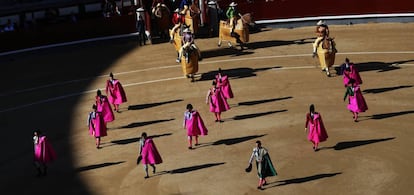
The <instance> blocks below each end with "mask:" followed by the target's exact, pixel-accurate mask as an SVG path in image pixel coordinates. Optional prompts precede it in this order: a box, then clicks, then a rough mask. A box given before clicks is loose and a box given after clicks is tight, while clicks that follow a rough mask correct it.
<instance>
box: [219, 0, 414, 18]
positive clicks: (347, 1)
mask: <svg viewBox="0 0 414 195" xmlns="http://www.w3.org/2000/svg"><path fill="white" fill-rule="evenodd" d="M231 2H232V0H219V5H220V7H221V8H222V9H227V7H228V5H229V4H230V3H231ZM234 2H236V3H237V4H238V8H239V10H240V12H241V13H252V15H253V17H254V19H255V20H265V19H285V18H302V17H315V16H333V15H360V14H390V13H414V2H413V1H412V0H273V1H271V0H269V1H268V2H266V1H265V0H251V3H249V2H248V1H247V0H235V1H234Z"/></svg>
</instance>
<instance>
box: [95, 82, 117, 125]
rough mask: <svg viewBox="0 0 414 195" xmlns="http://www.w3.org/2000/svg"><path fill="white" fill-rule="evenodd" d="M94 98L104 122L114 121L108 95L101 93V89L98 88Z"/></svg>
mask: <svg viewBox="0 0 414 195" xmlns="http://www.w3.org/2000/svg"><path fill="white" fill-rule="evenodd" d="M95 99H96V107H97V111H98V112H101V113H102V116H103V118H104V121H105V123H107V122H112V121H114V120H115V116H114V112H113V111H112V108H111V104H110V103H109V101H108V97H106V96H104V95H102V92H101V90H99V89H98V91H96V97H95Z"/></svg>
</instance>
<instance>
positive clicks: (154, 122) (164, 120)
mask: <svg viewBox="0 0 414 195" xmlns="http://www.w3.org/2000/svg"><path fill="white" fill-rule="evenodd" d="M172 120H175V119H174V118H171V119H160V120H152V121H143V122H135V123H130V124H128V125H124V126H121V127H119V128H116V129H130V128H136V127H142V126H146V125H151V124H156V123H163V122H168V121H172Z"/></svg>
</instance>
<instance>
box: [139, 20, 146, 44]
mask: <svg viewBox="0 0 414 195" xmlns="http://www.w3.org/2000/svg"><path fill="white" fill-rule="evenodd" d="M137 31H138V42H139V45H142V44H144V45H145V40H146V39H147V35H146V34H145V21H144V19H143V18H142V15H139V17H138V20H137Z"/></svg>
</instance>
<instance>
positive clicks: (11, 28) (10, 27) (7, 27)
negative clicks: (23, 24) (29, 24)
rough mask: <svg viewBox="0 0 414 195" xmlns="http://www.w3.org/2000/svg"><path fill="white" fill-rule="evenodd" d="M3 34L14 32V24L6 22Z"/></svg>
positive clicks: (9, 21)
mask: <svg viewBox="0 0 414 195" xmlns="http://www.w3.org/2000/svg"><path fill="white" fill-rule="evenodd" d="M3 30H4V32H12V31H15V28H14V24H13V23H12V22H11V20H10V19H8V20H7V24H6V25H5V26H4V29H3Z"/></svg>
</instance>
